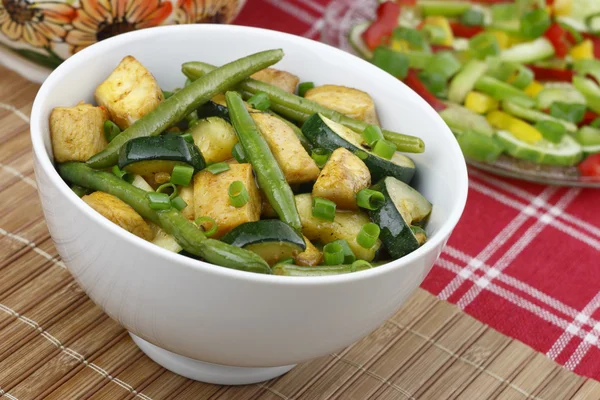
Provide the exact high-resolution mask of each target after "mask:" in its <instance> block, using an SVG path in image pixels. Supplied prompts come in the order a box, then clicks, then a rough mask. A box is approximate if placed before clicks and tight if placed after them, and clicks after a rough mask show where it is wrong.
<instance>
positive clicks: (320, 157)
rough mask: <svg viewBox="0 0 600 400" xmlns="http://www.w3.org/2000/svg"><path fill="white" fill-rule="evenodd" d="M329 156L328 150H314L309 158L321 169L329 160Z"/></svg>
mask: <svg viewBox="0 0 600 400" xmlns="http://www.w3.org/2000/svg"><path fill="white" fill-rule="evenodd" d="M329 156H331V152H330V151H329V150H325V149H321V148H316V149H313V150H312V153H311V157H312V159H313V160H315V163H317V166H318V167H319V168H323V167H324V166H325V164H326V163H327V160H329Z"/></svg>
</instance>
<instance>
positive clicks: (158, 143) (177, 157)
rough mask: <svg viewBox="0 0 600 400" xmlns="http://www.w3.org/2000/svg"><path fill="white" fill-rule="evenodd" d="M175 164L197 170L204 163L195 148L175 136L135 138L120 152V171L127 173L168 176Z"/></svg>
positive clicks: (202, 167) (203, 165)
mask: <svg viewBox="0 0 600 400" xmlns="http://www.w3.org/2000/svg"><path fill="white" fill-rule="evenodd" d="M176 165H190V166H192V167H194V170H195V171H200V170H202V169H204V167H205V166H206V163H205V162H204V157H202V153H200V150H198V147H196V145H194V144H193V143H189V142H188V141H186V140H185V139H184V138H183V137H181V136H175V135H163V136H149V137H139V138H135V139H132V140H130V141H129V142H127V143H126V144H125V145H124V146H123V147H121V152H120V153H119V168H121V169H122V170H124V171H126V172H128V173H130V174H137V175H150V174H153V173H157V172H168V173H171V172H172V171H173V168H174V167H175V166H176Z"/></svg>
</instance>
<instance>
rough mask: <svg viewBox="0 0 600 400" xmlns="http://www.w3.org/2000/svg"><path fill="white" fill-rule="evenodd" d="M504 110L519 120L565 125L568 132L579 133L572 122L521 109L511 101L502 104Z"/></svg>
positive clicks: (528, 109)
mask: <svg viewBox="0 0 600 400" xmlns="http://www.w3.org/2000/svg"><path fill="white" fill-rule="evenodd" d="M502 109H503V110H504V111H506V112H507V113H509V114H511V115H514V116H515V117H517V118H521V119H524V120H526V121H530V122H539V121H554V122H558V123H559V124H561V125H563V126H564V127H565V128H566V129H567V131H569V132H572V133H575V132H577V125H575V124H574V123H572V122H569V121H565V120H564V119H558V118H554V117H553V116H551V115H549V114H546V113H544V112H541V111H537V110H532V109H530V108H525V107H521V106H520V105H518V104H515V103H513V102H510V101H503V102H502Z"/></svg>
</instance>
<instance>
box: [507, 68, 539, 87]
mask: <svg viewBox="0 0 600 400" xmlns="http://www.w3.org/2000/svg"><path fill="white" fill-rule="evenodd" d="M514 68H515V70H514V71H513V73H512V74H511V76H510V78H509V83H510V84H511V85H513V86H514V87H516V88H517V89H521V90H523V89H525V88H526V87H527V86H529V84H530V83H531V82H533V77H534V75H533V71H532V70H530V69H529V68H527V67H526V66H524V65H523V64H514Z"/></svg>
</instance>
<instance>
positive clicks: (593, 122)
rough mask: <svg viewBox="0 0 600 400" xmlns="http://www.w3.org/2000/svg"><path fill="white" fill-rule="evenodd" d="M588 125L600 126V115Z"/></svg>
mask: <svg viewBox="0 0 600 400" xmlns="http://www.w3.org/2000/svg"><path fill="white" fill-rule="evenodd" d="M590 126H591V127H592V128H600V117H598V118H596V119H595V120H593V121H592V123H591V124H590Z"/></svg>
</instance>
